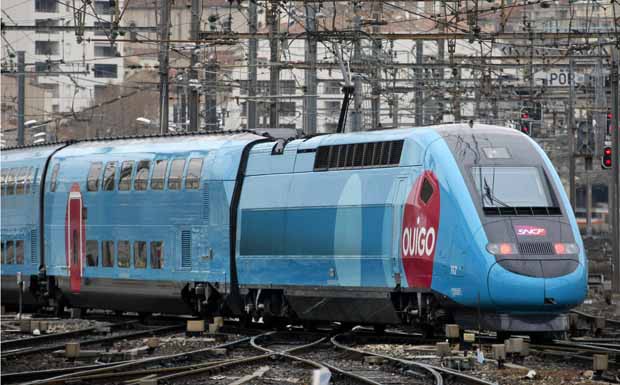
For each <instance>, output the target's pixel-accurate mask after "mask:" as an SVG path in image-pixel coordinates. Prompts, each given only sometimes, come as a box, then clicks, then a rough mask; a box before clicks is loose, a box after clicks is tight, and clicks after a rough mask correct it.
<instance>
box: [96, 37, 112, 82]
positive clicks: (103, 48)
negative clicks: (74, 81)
mask: <svg viewBox="0 0 620 385" xmlns="http://www.w3.org/2000/svg"><path fill="white" fill-rule="evenodd" d="M95 56H101V57H115V56H116V46H115V45H112V46H110V45H107V44H106V45H96V46H95ZM97 65H98V64H97ZM114 74H115V75H114V76H110V77H116V70H114Z"/></svg>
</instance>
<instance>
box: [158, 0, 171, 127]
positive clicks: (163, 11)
mask: <svg viewBox="0 0 620 385" xmlns="http://www.w3.org/2000/svg"><path fill="white" fill-rule="evenodd" d="M170 6H171V2H169V1H167V0H160V9H159V12H160V17H159V23H160V24H159V39H160V40H161V42H160V43H159V133H160V134H162V135H163V134H165V133H167V132H168V40H169V35H170Z"/></svg>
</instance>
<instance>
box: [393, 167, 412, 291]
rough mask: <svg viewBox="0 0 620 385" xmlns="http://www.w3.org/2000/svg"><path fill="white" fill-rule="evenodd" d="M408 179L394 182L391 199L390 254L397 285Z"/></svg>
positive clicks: (399, 274)
mask: <svg viewBox="0 0 620 385" xmlns="http://www.w3.org/2000/svg"><path fill="white" fill-rule="evenodd" d="M410 184H411V183H410V181H409V178H408V177H406V176H400V177H398V178H397V180H396V189H395V193H394V199H393V203H392V204H393V207H394V218H393V222H394V224H393V229H392V234H394V237H395V238H396V240H395V242H394V249H393V252H392V276H393V278H394V280H395V281H396V284H399V283H400V281H401V279H402V273H401V271H400V270H401V263H400V245H401V233H402V231H401V229H402V220H403V210H404V209H405V200H406V199H407V195H406V194H407V191H408V190H407V189H408V187H409V185H410Z"/></svg>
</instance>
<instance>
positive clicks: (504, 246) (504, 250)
mask: <svg viewBox="0 0 620 385" xmlns="http://www.w3.org/2000/svg"><path fill="white" fill-rule="evenodd" d="M487 251H488V252H489V253H491V254H494V255H510V254H517V245H515V244H514V243H489V244H488V245H487Z"/></svg>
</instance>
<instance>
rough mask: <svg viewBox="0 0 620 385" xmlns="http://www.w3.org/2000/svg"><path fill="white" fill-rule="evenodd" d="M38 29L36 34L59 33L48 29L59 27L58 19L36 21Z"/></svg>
mask: <svg viewBox="0 0 620 385" xmlns="http://www.w3.org/2000/svg"><path fill="white" fill-rule="evenodd" d="M34 25H35V27H36V29H35V32H36V33H58V30H55V29H49V28H46V27H57V26H58V25H59V20H58V19H36V20H35V21H34Z"/></svg>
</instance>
